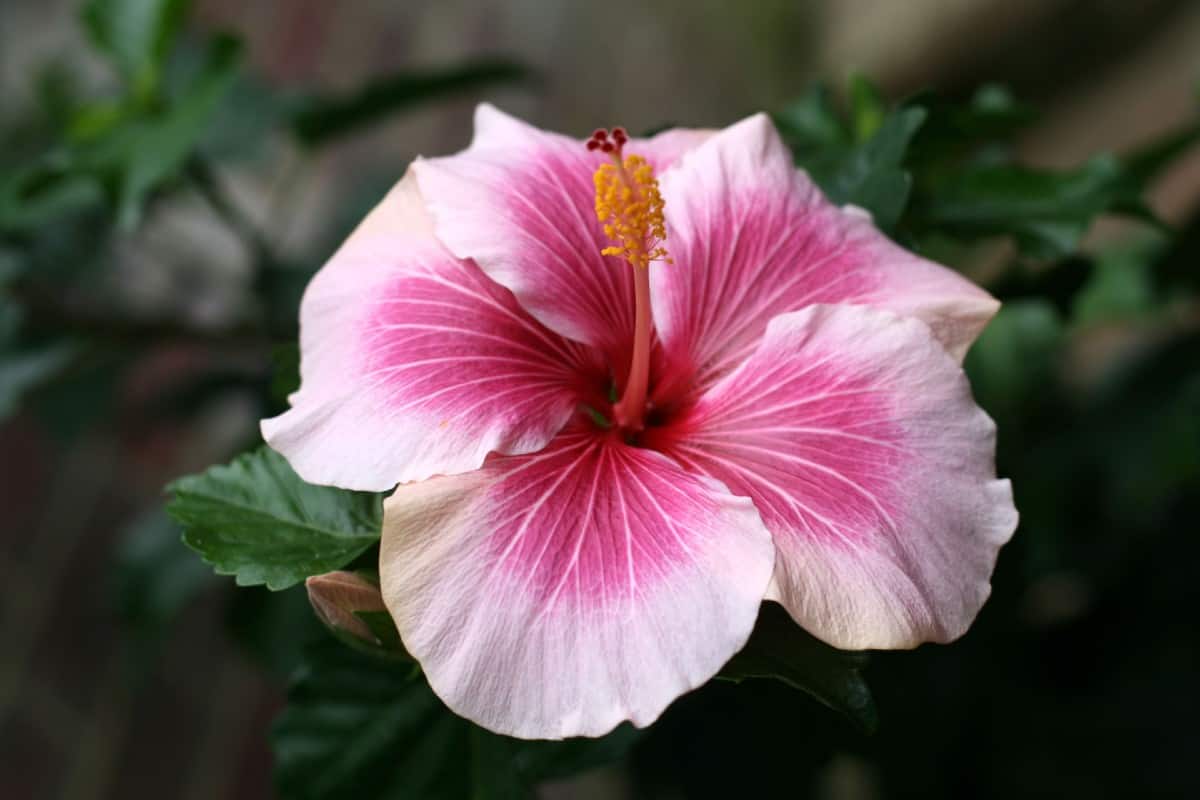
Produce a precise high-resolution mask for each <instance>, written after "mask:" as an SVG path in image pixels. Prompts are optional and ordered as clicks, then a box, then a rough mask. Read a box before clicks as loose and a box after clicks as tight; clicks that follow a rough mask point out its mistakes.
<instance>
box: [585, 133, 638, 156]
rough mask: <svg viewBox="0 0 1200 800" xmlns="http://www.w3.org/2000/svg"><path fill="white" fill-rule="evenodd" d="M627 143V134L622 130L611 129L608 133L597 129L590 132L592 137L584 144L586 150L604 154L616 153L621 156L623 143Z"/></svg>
mask: <svg viewBox="0 0 1200 800" xmlns="http://www.w3.org/2000/svg"><path fill="white" fill-rule="evenodd" d="M628 141H629V134H627V133H626V132H625V129H624V128H621V127H617V128H613V129H612V131H611V132H610V131H608V130H607V129H605V128H597V129H596V130H594V131H592V135H591V136H590V137H588V139H587V141H586V142H585V144H586V146H587V149H588V150H600V151H603V152H605V153H616V154H617V155H618V156H619V155H621V149H622V148H623V147H624V146H625V143H626V142H628Z"/></svg>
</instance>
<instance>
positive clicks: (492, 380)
mask: <svg viewBox="0 0 1200 800" xmlns="http://www.w3.org/2000/svg"><path fill="white" fill-rule="evenodd" d="M404 184H408V185H410V186H411V185H412V180H411V178H406V179H405V181H403V182H402V186H403V185H404ZM410 201H412V196H411V195H410V190H409V189H407V188H398V189H397V190H394V191H393V193H392V194H391V195H389V196H388V199H386V200H385V201H384V204H383V207H382V208H381V209H378V210H376V211H375V212H373V213H372V215H371V216H370V217H368V218H367V220H366V221H365V222H364V223H363V225H362V226H360V228H359V230H358V231H356V232H355V233H354V234H353V235H352V236H351V237H350V239H349V240H348V241H347V242H346V244H345V245H343V246H342V248H341V249H340V250H338V252H337V253H336V254H335V255H334V257H333V258H332V259H331V260H330V262H329V263H328V264H326V265H325V267H324V268H322V270H321V271H320V272H319V273H318V274H317V276H316V277H315V278H313V281H312V283H311V284H310V285H309V287H308V290H307V291H306V292H305V295H304V300H303V303H302V304H301V309H300V354H301V360H300V368H301V385H300V390H299V391H298V392H296V393H295V394H294V395H292V397H291V398H289V399H290V402H291V409H290V410H288V411H287V412H285V413H284V414H282V415H280V416H278V417H275V418H273V419H268V420H264V421H263V423H262V431H263V437H264V438H265V439H266V441H267V443H268V444H270V445H271V446H272V447H273V448H275V449H276V450H278V451H279V452H280V453H282V454H283V455H284V456H285V457H286V458H287V459H288V462H289V463H290V464H291V465H292V467H293V468H294V469H295V470H296V472H297V473H299V474H300V476H301V477H302V478H304V479H305V480H307V481H310V482H312V483H321V484H332V485H335V486H342V487H345V488H349V489H366V490H383V489H390V488H391V487H393V486H395V485H396V484H397V483H399V482H404V481H412V480H421V479H424V478H427V477H429V476H430V475H434V474H439V473H455V472H462V471H466V470H471V469H476V468H477V467H479V466H480V465H481V464H482V463H483V461H484V459H485V458H486V457H487V455H488V454H489V453H490V452H492V451H498V452H502V453H526V452H531V451H534V450H538V449H541V448H542V447H543V446H545V444H546V443H547V442H548V441H550V439H551V438H553V436H554V435H555V434H556V433H557V432H558V431H559V429H561V428H562V427H563V425H565V424H566V423H567V421H568V420H569V419H570V418H571V416H572V415H573V414H574V413H576V411H577V408H578V405H579V403H580V402H581V400H582V399H584V398H585V397H587V393H588V391H589V381H591V382H593V383H594V384H595V390H596V391H598V392H602V391H603V389H604V380H605V377H606V374H607V373H606V371H605V368H604V367H603V365H601V363H600V362H599V361H598V359H597V355H598V354H596V353H594V352H591V351H589V350H588V349H587V348H585V347H584V346H582V345H578V344H576V343H574V342H569V341H567V340H565V339H563V338H562V337H560V336H558V335H557V334H554V333H552V332H550V331H548V330H546V329H545V328H544V327H542V326H541V325H540V324H539V323H538V322H537V321H536V320H534V319H533V318H532V317H530V316H529V315H528V314H526V313H525V312H524V311H523V310H522V309H521V308H520V306H519V305H517V303H516V301H515V300H514V299H513V297H512V294H511V293H510V292H508V291H507V290H505V289H503V288H502V287H500V286H498V285H497V284H496V283H494V282H493V281H491V280H489V279H488V278H487V276H485V275H484V274H483V273H482V272H480V271H479V269H478V267H476V266H475V265H474V264H471V263H470V262H466V261H461V260H458V259H456V258H454V257H453V256H451V255H450V254H449V253H447V252H446V251H445V249H444V248H442V247H441V245H440V244H438V243H437V241H436V240H435V239H434V238H433V237H432V235H430V234H429V233H428V232H425V233H421V232H420V231H421V226H420V219H419V217H418V218H417V220H416V221H415V222H414V221H413V217H412V214H411V213H410V212H413V211H414V210H416V211H419V204H418V205H414V206H410V207H408V208H407V209H406V208H405V207H404V206H403V205H402V204H403V203H407V202H410ZM414 231H416V232H414Z"/></svg>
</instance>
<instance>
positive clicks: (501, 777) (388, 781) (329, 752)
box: [272, 640, 636, 800]
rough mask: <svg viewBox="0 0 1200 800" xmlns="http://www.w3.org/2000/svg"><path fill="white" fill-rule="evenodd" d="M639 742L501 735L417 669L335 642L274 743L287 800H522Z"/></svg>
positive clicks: (305, 671) (304, 679) (292, 695)
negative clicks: (467, 714)
mask: <svg viewBox="0 0 1200 800" xmlns="http://www.w3.org/2000/svg"><path fill="white" fill-rule="evenodd" d="M635 738H636V734H634V733H631V731H630V730H628V729H627V727H622V728H619V729H618V730H617V731H615V732H614V733H613V734H610V735H609V736H608V737H604V738H601V739H592V740H584V739H579V740H568V741H564V742H534V741H518V740H514V739H508V738H506V737H503V736H497V735H495V734H492V733H489V732H487V731H485V730H483V729H481V728H479V727H478V726H476V725H473V724H471V723H470V722H468V721H466V720H464V719H462V718H461V717H457V716H455V715H454V714H453V713H451V712H450V711H449V710H448V709H447V708H446V707H445V706H444V705H443V704H442V703H441V701H440V700H438V699H437V697H436V696H435V695H434V694H433V692H432V691H430V689H429V686H428V684H427V683H426V682H425V680H424V678H422V677H420V676H419V675H415V674H414V672H413V670H412V669H411V668H407V667H405V666H404V665H394V664H390V663H388V662H384V661H380V660H378V659H372V658H370V657H368V656H364V655H362V654H360V653H357V652H355V651H353V650H351V649H349V648H346V647H342V646H340V645H338V644H337V643H336V642H333V641H329V640H327V641H325V642H321V643H318V644H316V645H314V646H313V647H312V648H310V649H309V651H308V653H307V658H306V661H305V664H304V666H303V667H302V669H301V671H300V672H299V674H298V675H297V676H296V679H295V681H294V682H293V685H292V688H291V690H290V691H289V694H288V705H287V707H286V709H285V710H284V712H283V713H282V714H281V715H280V717H279V719H278V720H277V721H276V723H275V726H274V730H273V733H272V745H273V749H274V751H275V759H276V785H277V787H278V789H279V793H280V795H281V796H283V797H284V798H287V800H327V799H330V798H342V797H349V796H354V797H364V798H373V797H397V798H407V797H413V798H422V800H425V799H426V798H428V799H429V800H468V798H469V799H470V800H475V798H487V799H488V800H492V799H495V800H515V799H516V798H531V797H532V796H533V787H534V786H535V785H536V783H537V782H538V781H540V780H544V779H547V778H552V777H554V778H557V777H563V776H565V775H569V774H573V773H575V772H577V771H580V770H582V769H589V768H593V767H596V766H599V765H600V764H603V763H606V762H608V761H611V760H613V759H616V758H619V757H621V756H622V755H624V753H625V752H626V751H627V749H628V747H629V746H630V745H632V743H633V740H634V739H635Z"/></svg>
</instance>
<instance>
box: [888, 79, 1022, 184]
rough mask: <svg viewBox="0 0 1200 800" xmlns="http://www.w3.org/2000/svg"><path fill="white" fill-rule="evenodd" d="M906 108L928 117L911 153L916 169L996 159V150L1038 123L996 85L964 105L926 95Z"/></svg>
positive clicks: (978, 91)
mask: <svg viewBox="0 0 1200 800" xmlns="http://www.w3.org/2000/svg"><path fill="white" fill-rule="evenodd" d="M905 105H909V106H914V107H918V108H924V109H925V110H926V112H927V113H928V117H927V118H926V120H925V124H924V125H922V126H921V130H920V131H919V132H918V133H917V135H916V136H915V137H914V138H913V142H912V146H911V148H910V150H909V155H910V159H909V164H910V166H912V167H913V168H914V169H930V168H935V167H937V166H939V165H946V164H948V163H954V162H961V161H962V159H964V158H977V157H978V156H979V155H980V154H981V153H982V154H985V155H986V154H988V153H989V151H990V152H991V153H992V154H993V155H994V154H995V153H996V152H997V151H996V148H998V147H1004V146H1007V145H1008V144H1009V143H1010V142H1011V141H1012V139H1013V138H1014V136H1015V135H1016V134H1017V133H1019V132H1020V131H1021V130H1023V129H1024V128H1026V127H1027V126H1028V125H1029V124H1030V123H1031V122H1033V121H1034V120H1036V119H1037V114H1036V113H1034V111H1033V109H1031V108H1029V107H1028V106H1025V105H1023V104H1021V103H1019V102H1018V101H1017V100H1016V98H1014V97H1013V96H1012V94H1011V93H1010V92H1009V91H1008V89H1006V88H1005V87H1003V86H999V85H996V84H991V85H987V86H982V87H980V88H979V89H978V90H977V91H976V92H975V93H974V94H973V95H972V96H971V98H970V99H969V100H968V101H966V102H965V103H956V102H951V101H949V100H947V99H946V98H944V97H941V96H940V95H937V94H934V93H932V92H926V93H922V94H920V95H917V96H916V97H913V98H911V99H910V100H908V101H907V102H906V103H905ZM1005 158H1006V159H1007V153H1006V152H1005ZM985 160H986V159H985Z"/></svg>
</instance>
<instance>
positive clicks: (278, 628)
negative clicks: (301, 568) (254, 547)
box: [225, 586, 327, 682]
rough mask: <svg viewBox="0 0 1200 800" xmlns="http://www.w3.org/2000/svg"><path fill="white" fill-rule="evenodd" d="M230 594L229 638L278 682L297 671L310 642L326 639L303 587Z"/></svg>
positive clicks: (245, 589)
mask: <svg viewBox="0 0 1200 800" xmlns="http://www.w3.org/2000/svg"><path fill="white" fill-rule="evenodd" d="M229 588H231V589H232V588H233V587H229ZM230 594H231V599H230V603H229V608H228V611H227V613H226V615H225V624H226V628H227V630H228V632H229V635H230V637H231V638H232V639H233V641H234V642H236V643H237V645H238V646H239V647H240V648H241V649H242V651H243V652H244V653H245V654H246V655H247V656H249V657H250V659H252V660H253V661H254V662H255V663H256V664H257V665H258V666H259V667H261V668H262V669H264V670H266V671H267V672H268V673H270V675H271V676H273V677H274V678H276V679H277V680H278V681H280V682H285V681H287V680H288V679H289V678H290V677H291V676H292V675H293V674H294V673H295V671H296V670H297V669H299V668H300V665H301V664H302V663H304V654H305V652H306V650H307V648H308V647H309V646H310V645H311V644H312V643H313V642H316V641H324V640H325V639H326V637H327V633H326V629H325V628H324V626H322V625H321V623H320V622H319V621H318V620H317V617H316V615H315V614H314V613H313V610H312V606H311V605H309V602H308V593H307V592H305V591H304V587H303V586H293V587H292V588H290V589H285V590H283V591H281V592H272V591H268V590H267V589H264V588H263V587H261V586H253V587H247V588H238V589H233V590H232V591H231V592H230Z"/></svg>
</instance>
